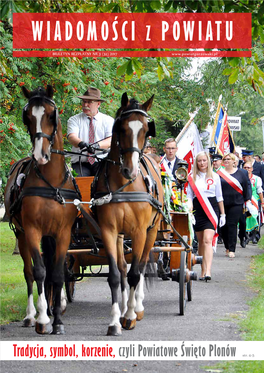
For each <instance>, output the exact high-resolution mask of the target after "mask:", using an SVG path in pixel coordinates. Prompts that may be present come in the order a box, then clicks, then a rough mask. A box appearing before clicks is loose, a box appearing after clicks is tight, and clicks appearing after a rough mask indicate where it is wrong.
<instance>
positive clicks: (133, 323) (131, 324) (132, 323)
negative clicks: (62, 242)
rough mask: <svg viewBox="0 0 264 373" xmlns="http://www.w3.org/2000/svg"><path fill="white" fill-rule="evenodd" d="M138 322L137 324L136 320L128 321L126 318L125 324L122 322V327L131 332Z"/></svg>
mask: <svg viewBox="0 0 264 373" xmlns="http://www.w3.org/2000/svg"><path fill="white" fill-rule="evenodd" d="M136 322H137V320H136V319H134V320H128V319H126V318H124V319H123V322H122V326H123V328H124V329H126V330H131V329H134V328H135V326H136Z"/></svg>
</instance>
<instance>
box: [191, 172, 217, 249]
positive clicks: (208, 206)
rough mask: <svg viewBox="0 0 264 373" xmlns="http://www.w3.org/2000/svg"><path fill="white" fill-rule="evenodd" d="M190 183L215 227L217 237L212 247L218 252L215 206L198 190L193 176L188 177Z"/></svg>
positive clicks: (215, 236)
mask: <svg viewBox="0 0 264 373" xmlns="http://www.w3.org/2000/svg"><path fill="white" fill-rule="evenodd" d="M188 182H189V183H190V186H191V188H192V190H193V192H194V194H195V195H196V197H197V199H198V201H199V202H200V205H201V206H202V208H203V210H204V212H205V213H206V215H207V216H208V218H209V220H210V222H211V223H212V224H213V227H214V230H215V235H214V238H213V243H212V246H213V250H214V252H216V245H217V237H218V233H217V225H218V218H217V215H216V213H215V210H214V209H213V206H212V205H211V203H210V201H209V199H208V198H207V197H206V195H205V194H204V192H203V191H202V190H198V188H197V186H196V185H195V183H194V181H193V178H192V176H191V175H189V176H188Z"/></svg>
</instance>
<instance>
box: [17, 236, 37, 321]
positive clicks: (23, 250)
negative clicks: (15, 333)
mask: <svg viewBox="0 0 264 373" xmlns="http://www.w3.org/2000/svg"><path fill="white" fill-rule="evenodd" d="M17 241H18V247H19V251H20V255H21V257H22V259H23V262H24V277H25V280H26V283H27V294H28V301H27V310H26V313H27V314H26V317H25V318H24V319H23V326H25V327H28V326H35V323H36V320H35V315H36V313H37V311H36V308H35V306H34V299H33V282H34V277H33V271H32V262H31V256H30V252H29V250H28V248H27V244H26V240H25V235H24V234H23V233H19V236H18V240H17Z"/></svg>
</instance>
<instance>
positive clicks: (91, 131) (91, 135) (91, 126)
mask: <svg viewBox="0 0 264 373" xmlns="http://www.w3.org/2000/svg"><path fill="white" fill-rule="evenodd" d="M93 119H94V118H93V117H91V118H90V124H89V145H90V144H93V143H94V121H93ZM88 162H89V163H90V164H94V162H95V159H94V158H93V157H88Z"/></svg>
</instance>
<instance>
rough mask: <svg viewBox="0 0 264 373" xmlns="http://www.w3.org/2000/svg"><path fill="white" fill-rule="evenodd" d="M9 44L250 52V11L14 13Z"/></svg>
mask: <svg viewBox="0 0 264 373" xmlns="http://www.w3.org/2000/svg"><path fill="white" fill-rule="evenodd" d="M13 48H14V49H15V50H16V49H18V50H21V49H27V52H28V53H27V55H30V53H31V52H32V51H30V50H28V49H38V50H43V49H51V50H54V49H55V50H57V51H58V50H60V49H62V50H63V49H67V50H69V49H105V50H109V49H117V50H119V51H120V49H130V52H131V50H132V51H133V50H134V49H148V50H149V49H169V50H172V49H176V50H180V49H195V50H197V49H203V50H205V49H211V50H212V49H214V51H212V52H216V51H217V52H218V54H219V53H220V54H221V52H223V53H227V52H229V53H233V54H234V53H236V52H237V53H239V54H241V53H242V54H243V53H246V54H245V55H247V56H248V54H251V52H250V48H251V14H250V13H14V14H13ZM219 49H221V50H222V49H229V51H219ZM230 49H231V50H230ZM238 49H243V50H242V51H241V50H240V51H238ZM245 49H247V50H245ZM15 52H16V53H17V52H18V51H15ZM23 52H24V53H25V51H23ZM42 52H43V51H42ZM47 52H48V51H47ZM135 52H137V53H138V51H135ZM182 52H185V53H186V51H182ZM187 52H189V53H190V56H191V53H192V52H194V53H195V51H191V50H189V51H187ZM204 53H205V51H204ZM207 53H208V52H207ZM218 56H219V55H218ZM113 57H116V55H114V56H113Z"/></svg>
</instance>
